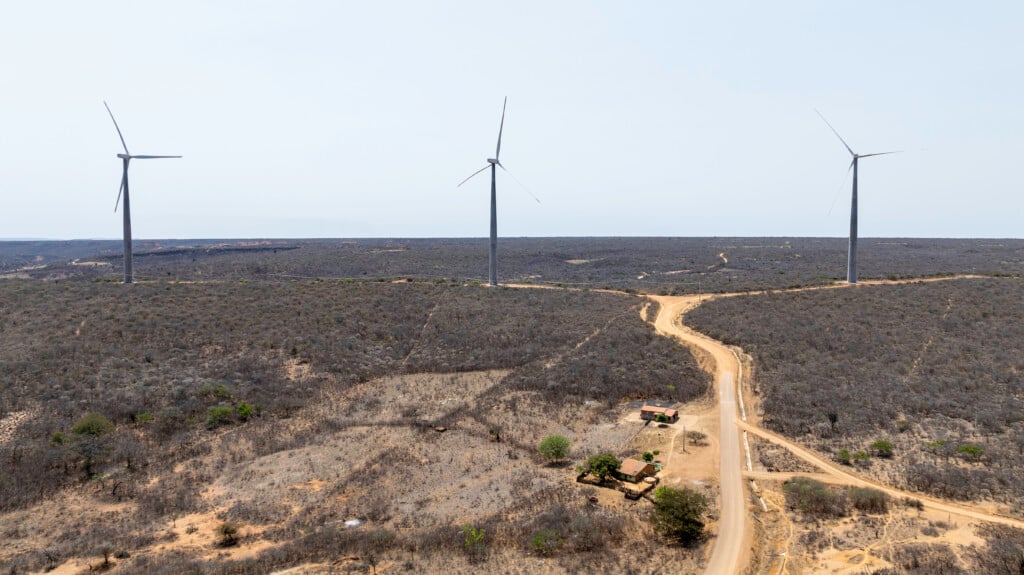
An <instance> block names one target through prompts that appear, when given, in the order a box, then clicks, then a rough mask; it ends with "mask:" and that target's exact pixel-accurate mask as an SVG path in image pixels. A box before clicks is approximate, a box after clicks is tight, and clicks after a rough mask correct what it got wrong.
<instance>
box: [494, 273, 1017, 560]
mask: <svg viewBox="0 0 1024 575" xmlns="http://www.w3.org/2000/svg"><path fill="white" fill-rule="evenodd" d="M984 277H987V276H978V275H957V276H948V277H937V278H921V279H902V280H869V281H862V282H860V283H858V284H854V285H850V284H846V283H835V284H829V285H823V286H810V287H803V288H793V289H780V290H763V291H753V292H737V293H724V294H696V295H687V296H658V295H648V296H647V297H649V298H650V299H652V300H654V301H656V302H658V303H659V304H660V307H659V310H658V315H657V317H656V318H654V326H655V329H656V330H657V332H658V333H659V334H661V335H664V336H666V337H673V338H676V339H678V340H680V341H681V342H682V343H684V344H685V345H688V346H691V347H697V348H700V349H702V350H704V351H706V352H707V353H709V354H710V355H711V356H712V357H713V358H714V360H715V374H714V375H715V382H716V384H717V386H716V391H717V395H718V399H719V410H720V415H721V429H720V438H719V441H720V446H721V447H720V450H721V452H720V454H719V457H720V474H721V475H720V483H721V491H722V493H721V500H722V508H721V513H720V517H719V523H718V534H717V537H716V538H715V541H714V543H713V545H712V549H711V556H710V558H709V560H708V563H707V567H706V568H705V572H706V573H709V574H715V575H717V574H725V573H740V572H742V571H743V569H744V568H745V567H746V566H747V565H748V564H749V561H750V548H751V543H752V537H753V529H752V526H751V523H750V517H749V513H748V512H747V501H749V499H748V497H747V493H746V491H745V490H744V488H743V480H744V477H746V478H747V479H765V480H767V479H782V480H785V479H789V477H788V476H786V474H770V473H756V472H751V471H750V470H747V471H746V472H745V471H743V465H742V463H743V457H744V455H743V453H744V448H743V444H742V442H741V441H740V434H739V432H740V430H743V431H746V432H749V433H753V434H755V435H758V436H759V437H762V438H764V439H766V440H768V441H771V442H773V443H776V444H778V445H780V446H782V447H785V448H786V449H788V450H789V451H791V452H792V453H793V454H794V455H796V456H797V457H799V458H801V459H803V460H804V461H806V462H808V463H811V464H812V465H814V466H816V467H818V468H820V469H821V470H822V473H817V474H800V475H806V476H810V477H815V478H818V479H821V480H823V481H828V482H830V483H840V484H847V485H860V486H870V487H874V488H876V489H880V490H882V491H884V492H886V493H888V494H889V495H890V496H895V497H911V498H914V499H918V500H920V501H921V502H922V503H923V504H924V505H925V507H929V508H933V509H937V510H940V511H943V512H946V513H951V514H954V515H958V516H962V517H967V518H970V519H975V520H979V521H989V522H993V523H1000V524H1003V525H1009V526H1012V527H1018V528H1024V521H1021V520H1018V519H1013V518H1010V517H1006V516H1002V515H997V514H993V513H990V512H988V511H985V510H983V509H980V508H976V507H970V506H966V505H960V504H957V503H951V502H947V501H942V500H939V499H936V498H932V497H927V496H922V495H920V494H917V493H911V492H907V491H902V490H899V489H895V488H892V487H889V486H886V485H883V484H881V483H878V482H876V481H873V480H871V479H868V478H866V477H862V476H860V475H858V474H856V473H853V472H850V471H847V470H846V469H844V468H841V467H840V466H838V465H836V464H834V463H832V462H831V461H829V460H828V459H827V458H825V457H823V456H820V455H817V454H815V453H814V452H813V451H811V450H810V449H807V448H805V447H803V446H801V445H799V444H797V443H795V442H793V441H790V440H788V439H786V438H784V437H781V436H779V435H776V434H774V433H772V432H770V431H767V430H764V429H761V428H760V427H757V426H755V425H752V424H750V423H748V422H746V421H743V420H741V419H740V418H739V417H737V415H738V413H737V399H739V400H741V401H742V393H741V392H740V393H738V391H737V388H739V387H741V386H742V374H741V367H740V363H739V359H738V357H737V355H736V353H734V351H733V350H732V349H730V348H728V347H726V345H725V344H723V343H722V342H720V341H717V340H714V339H712V338H710V337H707V336H705V335H703V334H701V333H698V332H696V331H694V330H692V329H690V328H689V327H686V326H685V325H683V323H682V316H683V314H684V313H686V312H687V311H689V310H691V309H693V308H695V307H697V306H698V305H700V304H701V303H703V302H705V301H709V300H712V299H716V298H721V297H741V296H749V295H762V294H768V293H790V292H804V291H818V290H826V289H856V288H859V287H870V286H881V285H903V284H914V283H931V282H938V281H949V280H956V279H979V278H984ZM506 287H516V288H542V289H566V288H559V287H556V286H545V285H543V284H526V285H521V284H520V285H507V286H506ZM570 289H571V288H570ZM594 291H602V292H606V293H618V294H621V295H632V294H627V293H625V292H618V291H615V290H594ZM738 374H740V376H739V378H738V377H737V375H738ZM791 475H792V474H791Z"/></svg>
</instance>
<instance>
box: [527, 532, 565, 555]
mask: <svg viewBox="0 0 1024 575" xmlns="http://www.w3.org/2000/svg"><path fill="white" fill-rule="evenodd" d="M530 546H531V547H533V550H534V552H536V553H537V554H538V555H545V556H547V555H554V554H555V552H556V551H558V549H559V548H561V547H562V534H561V533H559V532H558V531H556V530H554V529H541V530H540V531H538V532H536V533H534V534H533V538H532V539H531V540H530Z"/></svg>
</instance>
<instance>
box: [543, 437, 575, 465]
mask: <svg viewBox="0 0 1024 575" xmlns="http://www.w3.org/2000/svg"><path fill="white" fill-rule="evenodd" d="M569 446H570V443H569V438H567V437H565V436H564V435H549V436H547V437H545V438H544V439H543V440H541V442H540V445H538V446H537V451H539V452H540V454H541V455H543V456H544V458H545V459H547V460H548V461H558V460H560V459H565V457H566V456H567V455H569Z"/></svg>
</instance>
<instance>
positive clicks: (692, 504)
mask: <svg viewBox="0 0 1024 575" xmlns="http://www.w3.org/2000/svg"><path fill="white" fill-rule="evenodd" d="M707 508H708V501H707V499H706V498H705V497H704V496H703V495H702V494H700V493H698V492H696V491H694V490H692V489H688V488H686V487H684V488H682V489H676V488H674V487H668V486H667V485H663V486H661V487H659V488H658V489H656V490H655V491H654V513H652V514H651V522H652V523H653V524H654V529H655V531H657V532H658V533H660V534H662V535H664V536H665V537H668V538H669V539H673V540H675V541H678V542H680V543H683V544H684V545H689V544H691V543H693V542H695V541H698V540H700V539H701V537H703V535H704V522H703V521H702V520H701V518H702V517H703V516H704V513H705V512H706V511H707Z"/></svg>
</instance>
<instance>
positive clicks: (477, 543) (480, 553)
mask: <svg viewBox="0 0 1024 575" xmlns="http://www.w3.org/2000/svg"><path fill="white" fill-rule="evenodd" d="M462 549H463V550H464V551H465V552H466V555H468V556H469V559H470V561H479V560H481V559H483V558H484V556H485V555H487V545H486V544H485V543H484V530H483V528H481V527H476V526H475V525H470V524H468V523H467V524H466V525H463V526H462Z"/></svg>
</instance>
